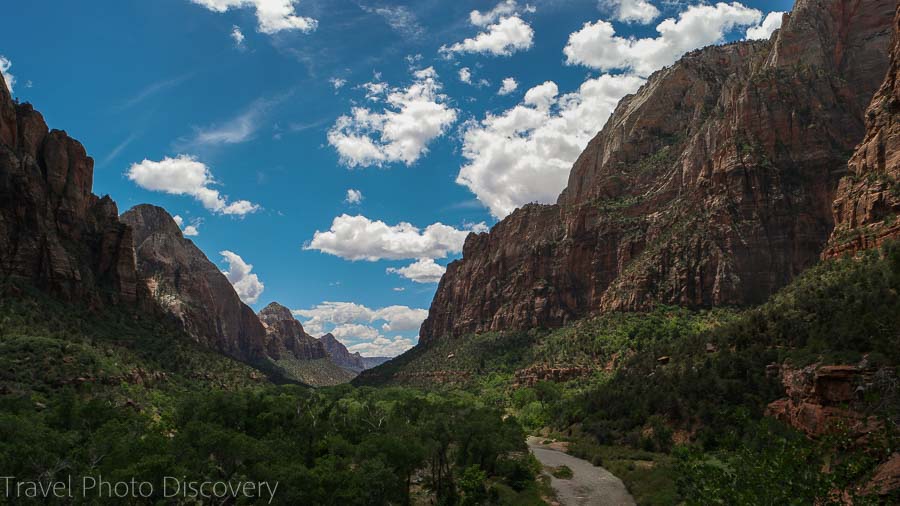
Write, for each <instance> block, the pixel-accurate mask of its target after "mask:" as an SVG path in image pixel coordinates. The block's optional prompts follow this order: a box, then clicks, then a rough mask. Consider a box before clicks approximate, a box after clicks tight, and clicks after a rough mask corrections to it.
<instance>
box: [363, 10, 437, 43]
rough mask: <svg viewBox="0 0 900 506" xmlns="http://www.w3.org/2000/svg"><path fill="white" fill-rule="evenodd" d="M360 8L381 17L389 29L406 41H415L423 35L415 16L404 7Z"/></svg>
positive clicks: (423, 31) (422, 29)
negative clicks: (406, 39)
mask: <svg viewBox="0 0 900 506" xmlns="http://www.w3.org/2000/svg"><path fill="white" fill-rule="evenodd" d="M360 8H362V10H364V11H366V12H368V13H369V14H375V15H378V16H381V17H382V18H383V19H384V21H385V22H386V23H387V24H388V26H390V27H391V29H393V30H394V31H395V32H397V33H399V34H400V35H402V36H404V37H406V38H408V39H417V38H419V37H421V36H422V34H423V33H425V29H424V28H422V25H421V24H419V20H418V19H416V15H415V14H413V12H412V11H411V10H409V8H407V7H405V6H402V5H395V6H384V7H368V6H365V5H361V6H360Z"/></svg>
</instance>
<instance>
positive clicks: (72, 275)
mask: <svg viewBox="0 0 900 506" xmlns="http://www.w3.org/2000/svg"><path fill="white" fill-rule="evenodd" d="M93 177H94V160H93V159H92V158H90V157H89V156H88V155H87V153H86V152H85V150H84V147H83V146H82V145H81V144H80V143H79V142H78V141H76V140H74V139H72V138H71V137H69V136H68V135H66V133H65V132H63V131H61V130H48V128H47V124H46V123H45V122H44V118H43V116H41V114H40V113H39V112H37V111H35V110H34V108H33V107H32V106H31V105H30V104H18V103H15V102H13V100H12V98H11V97H10V93H9V90H8V88H7V87H6V83H5V82H4V81H3V78H2V77H0V279H3V280H5V279H18V280H25V281H27V282H28V283H30V284H32V285H34V286H36V287H38V288H41V289H42V290H45V291H47V292H49V293H52V294H54V295H56V296H59V297H62V298H64V299H68V300H78V301H84V302H86V303H88V304H89V305H90V306H92V307H95V308H97V307H101V306H103V305H104V304H107V303H114V304H115V303H134V302H136V301H137V300H138V298H139V297H138V285H137V276H136V273H135V266H134V253H133V249H132V240H131V230H130V229H129V228H128V227H127V226H125V225H123V224H121V223H120V222H119V219H118V209H117V208H116V203H115V202H113V200H112V199H110V198H109V197H108V196H106V197H103V198H99V197H97V196H96V195H94V194H93V193H91V188H92V186H93Z"/></svg>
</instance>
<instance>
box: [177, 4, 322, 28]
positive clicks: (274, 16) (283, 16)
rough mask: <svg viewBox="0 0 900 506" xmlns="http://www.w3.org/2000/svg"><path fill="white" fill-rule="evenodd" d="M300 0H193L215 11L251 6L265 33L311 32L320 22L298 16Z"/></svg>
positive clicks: (259, 26) (220, 11) (259, 25)
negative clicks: (297, 6)
mask: <svg viewBox="0 0 900 506" xmlns="http://www.w3.org/2000/svg"><path fill="white" fill-rule="evenodd" d="M297 1H298V0H191V2H193V3H195V4H197V5H202V6H203V7H206V8H207V9H209V10H211V11H214V12H219V13H222V12H225V11H227V10H228V9H231V8H236V9H240V8H244V7H251V8H253V9H254V10H256V21H257V24H258V26H257V29H258V30H259V31H260V32H262V33H265V34H270V35H271V34H273V33H278V32H281V31H284V30H299V31H301V32H311V31H313V30H315V29H316V27H317V26H318V24H319V22H318V21H316V20H315V19H313V18H309V17H303V16H298V15H297V13H296V11H295V10H294V4H296V3H297Z"/></svg>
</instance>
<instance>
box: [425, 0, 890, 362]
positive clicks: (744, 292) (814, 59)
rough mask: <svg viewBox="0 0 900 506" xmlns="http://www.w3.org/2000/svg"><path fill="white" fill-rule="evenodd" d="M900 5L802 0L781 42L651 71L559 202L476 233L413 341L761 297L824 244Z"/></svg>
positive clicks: (743, 46)
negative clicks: (662, 306) (665, 306)
mask: <svg viewBox="0 0 900 506" xmlns="http://www.w3.org/2000/svg"><path fill="white" fill-rule="evenodd" d="M895 8H896V2H895V1H894V0H800V1H798V2H797V6H796V8H795V10H794V11H793V12H792V13H791V15H790V16H789V18H788V19H787V20H786V21H785V24H784V26H783V27H782V29H781V30H780V31H779V33H778V35H776V36H775V37H773V40H770V41H753V42H750V41H748V42H738V43H733V44H726V45H722V46H712V47H708V48H704V49H701V50H698V51H693V52H691V53H689V54H687V55H685V56H684V57H683V58H682V59H681V60H680V61H679V62H677V63H675V64H674V65H672V66H671V67H668V68H665V69H662V70H660V71H658V72H657V73H655V74H654V75H653V76H651V78H650V79H649V80H648V82H647V83H646V84H645V85H644V86H643V87H642V88H641V89H640V90H639V91H638V92H637V93H635V94H634V95H631V96H629V97H626V98H625V99H623V100H622V101H621V102H620V103H619V105H618V106H617V108H616V110H615V112H614V113H613V115H612V116H611V117H610V118H609V120H608V121H607V123H606V125H605V126H604V127H603V129H602V130H601V131H600V133H599V134H598V135H597V136H596V137H595V138H594V139H593V140H592V141H591V142H590V143H589V144H588V146H587V148H586V149H585V150H584V152H583V153H582V155H581V156H580V157H579V158H578V160H577V161H576V162H575V164H574V166H573V168H572V171H571V173H570V176H569V184H568V188H567V189H566V190H565V191H563V193H562V195H561V196H560V198H559V201H558V203H557V204H556V205H528V206H524V207H522V208H520V209H518V210H516V211H515V212H513V213H512V214H510V215H509V216H508V217H506V218H505V219H503V220H501V221H500V222H499V223H498V224H497V225H496V226H494V228H493V229H492V230H491V232H490V233H487V234H480V235H473V236H470V237H469V239H468V240H467V242H466V244H465V248H464V252H463V258H462V259H461V260H459V261H456V262H453V263H451V264H450V265H449V266H448V268H447V273H446V274H445V275H444V277H443V279H442V280H441V283H440V285H439V287H438V290H437V293H436V294H435V297H434V301H433V303H432V306H431V309H430V311H429V316H428V319H427V320H426V321H425V323H424V324H423V326H422V329H421V331H420V336H421V338H420V342H421V343H422V344H423V345H426V346H427V345H428V343H429V342H431V341H432V340H433V339H439V338H443V337H454V336H461V335H465V334H469V333H474V332H484V331H493V330H510V329H524V328H535V327H555V326H560V325H563V324H565V323H567V322H569V321H572V320H574V319H577V318H581V317H584V316H587V315H590V314H592V313H596V312H602V311H610V310H642V309H647V308H649V307H652V306H653V305H655V304H659V303H663V304H678V305H683V306H691V307H708V306H717V305H745V304H755V303H760V302H762V301H763V300H765V299H766V298H767V297H768V296H769V295H770V294H772V293H774V292H775V291H776V290H778V289H779V288H781V287H783V286H784V285H786V284H787V283H788V282H789V281H790V280H791V279H793V278H794V277H795V276H796V275H797V274H799V273H800V272H802V271H803V270H804V269H806V268H807V267H808V266H810V265H812V264H813V263H814V262H816V261H817V259H818V257H819V255H820V252H821V251H822V248H823V246H824V245H825V243H826V241H827V240H828V237H829V235H830V233H831V230H832V228H833V220H834V218H833V216H832V202H833V201H834V197H835V191H836V189H837V186H838V182H839V180H840V177H841V175H842V172H841V170H840V167H842V166H845V165H846V160H847V156H848V153H850V152H852V150H853V149H854V147H855V146H856V144H857V143H858V142H859V141H860V140H861V139H862V138H863V137H864V136H865V132H866V127H865V121H864V120H865V112H864V111H865V108H866V106H867V105H868V103H869V101H870V100H871V97H872V95H873V94H874V92H875V91H876V89H877V85H878V83H879V82H881V80H882V78H883V77H884V74H885V71H886V70H887V68H888V60H889V58H888V50H889V45H890V33H891V31H892V24H891V18H892V17H893V14H894V10H895Z"/></svg>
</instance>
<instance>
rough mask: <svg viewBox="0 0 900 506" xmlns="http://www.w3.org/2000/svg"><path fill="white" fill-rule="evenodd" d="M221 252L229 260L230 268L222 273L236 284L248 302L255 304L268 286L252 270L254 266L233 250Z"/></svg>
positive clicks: (237, 290) (239, 293)
mask: <svg viewBox="0 0 900 506" xmlns="http://www.w3.org/2000/svg"><path fill="white" fill-rule="evenodd" d="M219 254H220V255H222V257H223V258H224V259H225V261H226V262H228V270H227V271H222V274H224V275H225V277H226V278H228V281H230V282H231V285H232V286H234V291H235V292H237V294H238V296H239V297H240V298H241V300H242V301H244V302H245V303H246V304H255V303H256V301H258V300H259V296H260V295H262V293H263V290H265V288H266V287H265V285H264V284H263V283H262V282H261V281H260V280H259V277H258V276H257V275H256V274H253V273H252V272H251V271H253V266H252V265H251V264H248V263H247V262H245V261H244V259H243V258H241V257H240V256H239V255H238V254H236V253H233V252H231V251H228V250H225V251H220V252H219Z"/></svg>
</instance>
